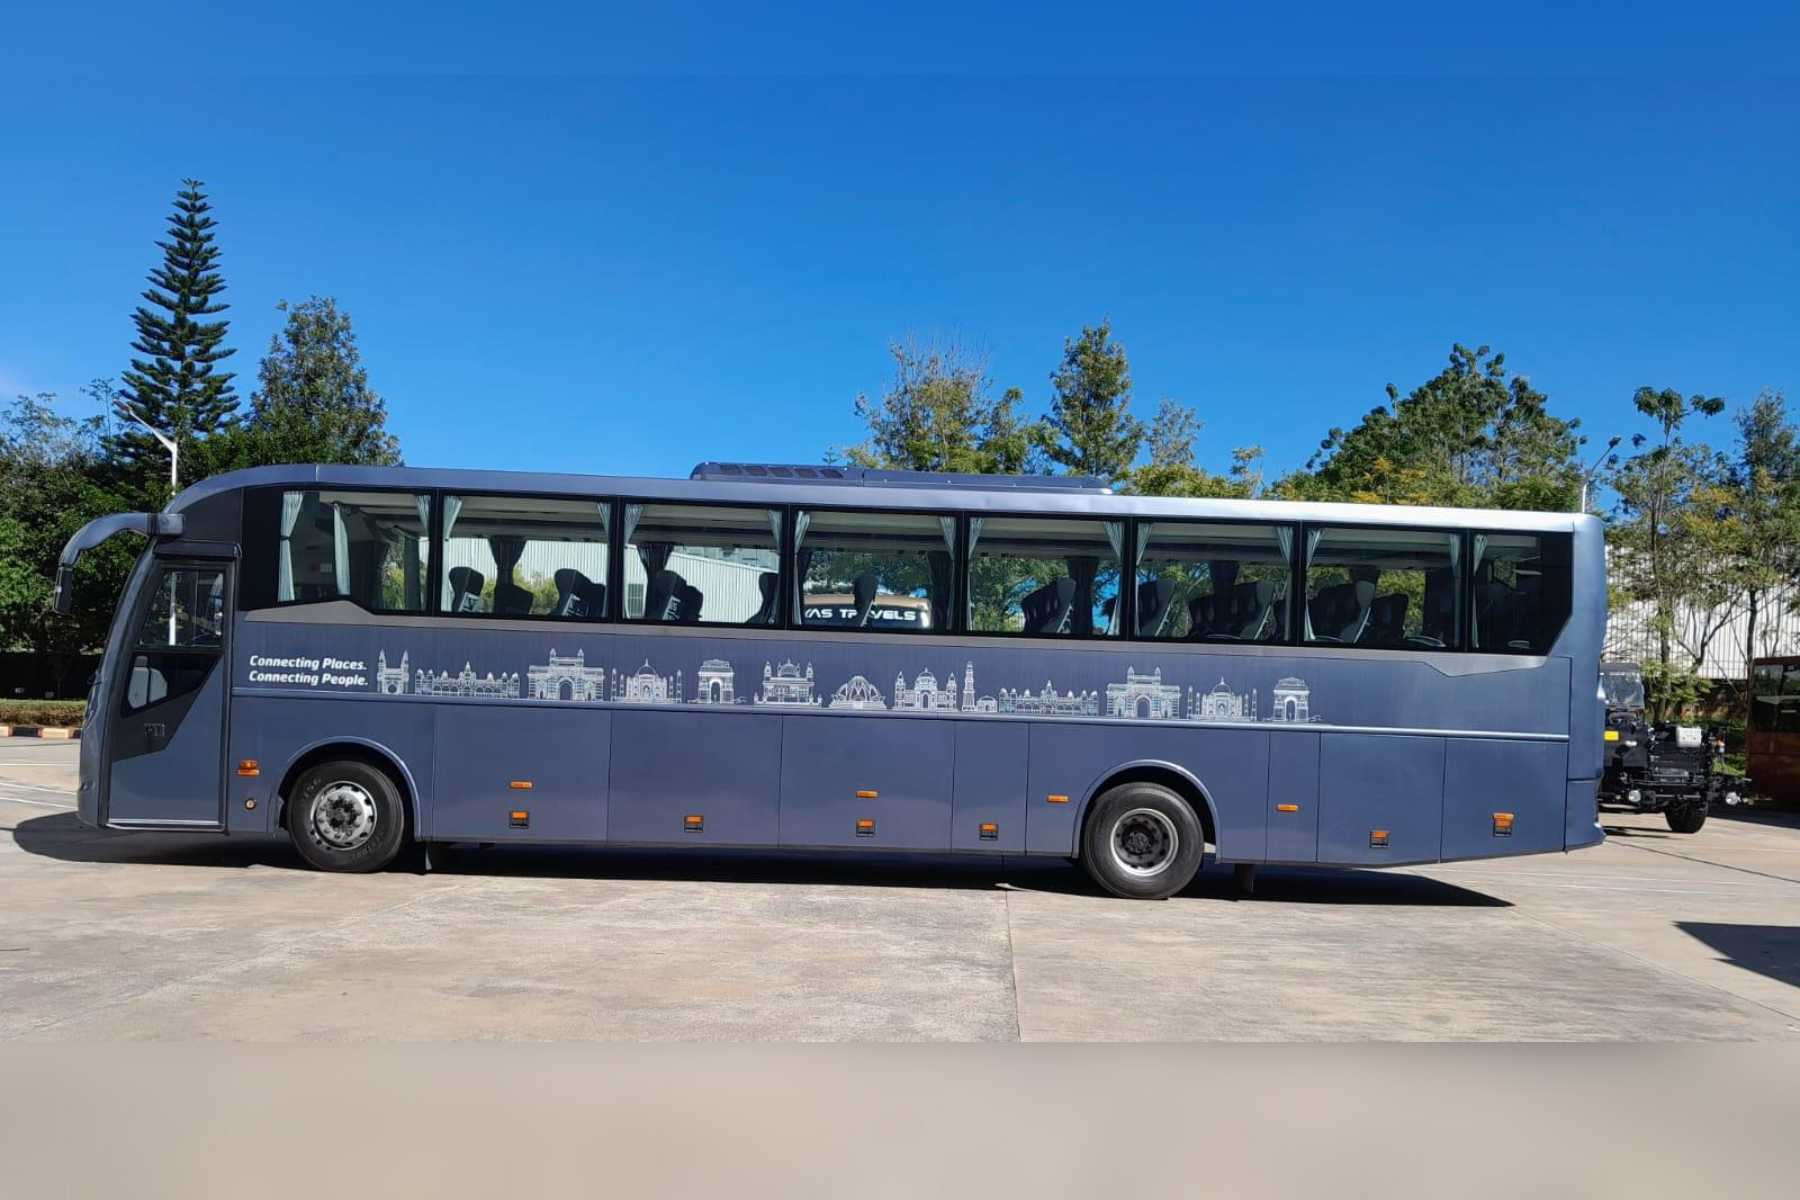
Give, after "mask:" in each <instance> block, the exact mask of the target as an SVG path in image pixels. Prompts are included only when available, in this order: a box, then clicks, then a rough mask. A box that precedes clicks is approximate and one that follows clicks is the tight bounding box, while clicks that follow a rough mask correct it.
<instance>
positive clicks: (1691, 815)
mask: <svg viewBox="0 0 1800 1200" xmlns="http://www.w3.org/2000/svg"><path fill="white" fill-rule="evenodd" d="M1600 691H1601V694H1602V695H1603V696H1604V697H1605V700H1606V733H1605V737H1606V771H1605V773H1604V774H1603V775H1602V776H1601V778H1600V802H1601V803H1602V804H1614V805H1623V806H1625V807H1628V808H1633V809H1636V810H1637V811H1638V812H1659V813H1662V814H1663V816H1664V817H1666V818H1667V819H1668V822H1669V828H1670V829H1672V830H1674V831H1675V832H1676V833H1698V832H1699V831H1700V827H1701V826H1702V825H1705V824H1706V817H1707V814H1708V813H1709V812H1710V811H1711V810H1712V806H1713V805H1714V804H1717V803H1719V802H1720V801H1721V800H1723V799H1724V798H1725V786H1724V785H1725V777H1724V776H1723V775H1721V774H1719V772H1718V771H1717V770H1716V769H1715V767H1716V763H1715V760H1716V758H1717V757H1718V756H1719V755H1721V754H1723V753H1724V751H1725V741H1724V739H1723V738H1721V737H1719V736H1718V734H1717V733H1716V732H1715V731H1713V730H1708V729H1704V728H1702V727H1701V726H1699V725H1679V724H1675V723H1673V722H1668V721H1663V722H1654V723H1653V722H1652V721H1650V719H1649V717H1648V715H1647V713H1646V710H1645V707H1644V673H1643V669H1642V668H1641V667H1639V666H1638V664H1637V663H1628V662H1605V663H1601V664H1600ZM1732 802H1733V803H1735V802H1736V793H1735V792H1733V793H1732Z"/></svg>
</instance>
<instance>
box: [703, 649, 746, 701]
mask: <svg viewBox="0 0 1800 1200" xmlns="http://www.w3.org/2000/svg"><path fill="white" fill-rule="evenodd" d="M736 681H737V672H736V671H734V670H732V669H731V664H730V663H728V662H726V661H725V660H724V659H722V658H709V659H707V660H706V661H705V662H703V663H701V664H700V670H699V671H698V672H696V673H695V675H694V683H695V686H696V687H697V688H698V689H699V693H700V694H699V695H697V696H695V697H694V701H693V702H694V703H695V704H736V703H737V697H736V695H735V687H734V685H735V683H736Z"/></svg>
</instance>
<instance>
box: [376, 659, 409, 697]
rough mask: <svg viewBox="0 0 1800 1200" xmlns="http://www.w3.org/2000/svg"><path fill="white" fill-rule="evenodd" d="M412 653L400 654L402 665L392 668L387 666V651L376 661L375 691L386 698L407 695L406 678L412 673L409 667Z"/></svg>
mask: <svg viewBox="0 0 1800 1200" xmlns="http://www.w3.org/2000/svg"><path fill="white" fill-rule="evenodd" d="M411 657H412V655H411V652H410V651H407V650H402V651H401V652H400V665H399V666H397V667H390V666H388V664H387V651H386V650H383V651H382V652H381V653H380V655H379V656H377V658H376V660H375V690H376V691H378V692H380V693H381V694H382V695H384V696H404V695H405V694H406V690H407V686H406V677H407V674H408V673H409V672H410V671H411V669H412V668H411V667H410V666H409V665H408V664H409V662H410V660H411Z"/></svg>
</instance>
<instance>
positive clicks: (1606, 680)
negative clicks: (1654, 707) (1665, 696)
mask: <svg viewBox="0 0 1800 1200" xmlns="http://www.w3.org/2000/svg"><path fill="white" fill-rule="evenodd" d="M1600 690H1601V691H1603V692H1604V693H1605V694H1606V707H1608V708H1628V709H1641V708H1643V707H1644V675H1643V672H1641V671H1639V670H1638V669H1637V668H1636V667H1602V668H1600Z"/></svg>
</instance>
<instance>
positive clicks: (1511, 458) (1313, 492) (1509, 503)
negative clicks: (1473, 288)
mask: <svg viewBox="0 0 1800 1200" xmlns="http://www.w3.org/2000/svg"><path fill="white" fill-rule="evenodd" d="M1387 394H1388V401H1389V403H1388V404H1386V405H1380V406H1377V407H1376V408H1373V409H1371V410H1370V411H1369V412H1368V414H1367V415H1366V416H1364V417H1363V419H1362V421H1361V422H1360V423H1358V424H1357V425H1356V426H1355V427H1354V428H1352V429H1349V430H1344V429H1338V428H1334V429H1332V430H1331V432H1330V433H1329V434H1328V435H1327V436H1326V438H1325V439H1324V440H1323V441H1322V442H1320V443H1319V450H1318V452H1317V453H1315V454H1314V455H1313V457H1312V459H1311V460H1310V461H1309V462H1308V463H1307V473H1296V474H1294V475H1290V476H1288V477H1287V478H1285V479H1283V480H1282V481H1281V483H1280V484H1279V485H1278V486H1277V491H1278V492H1279V493H1280V494H1282V495H1285V496H1288V497H1291V498H1294V499H1314V500H1349V501H1355V502H1360V503H1372V504H1442V505H1457V506H1469V507H1485V508H1510V509H1538V510H1544V511H1567V510H1568V509H1572V508H1574V507H1575V502H1576V497H1577V496H1578V494H1579V492H1580V466H1579V463H1578V462H1577V460H1576V453H1577V450H1578V447H1579V446H1580V445H1581V443H1582V440H1583V439H1582V438H1581V437H1580V435H1578V434H1577V432H1576V430H1577V429H1578V427H1579V425H1580V422H1579V421H1577V420H1567V421H1565V420H1562V419H1561V418H1558V417H1554V416H1552V415H1551V414H1550V412H1549V410H1548V407H1547V405H1548V400H1547V397H1545V395H1544V394H1543V393H1542V392H1539V391H1538V390H1537V389H1535V388H1533V387H1532V386H1531V383H1530V381H1529V380H1527V379H1526V378H1525V377H1524V376H1522V375H1509V373H1508V371H1507V369H1506V356H1505V355H1504V354H1499V353H1493V352H1491V351H1490V348H1489V347H1487V346H1481V347H1479V348H1476V349H1470V348H1469V347H1467V346H1464V345H1461V344H1457V345H1454V346H1452V347H1451V349H1450V358H1449V362H1448V364H1447V365H1446V367H1445V368H1444V370H1442V371H1440V372H1439V373H1438V374H1437V375H1435V376H1433V377H1432V378H1431V379H1428V380H1426V381H1425V382H1424V383H1422V384H1420V385H1419V386H1418V387H1416V388H1414V389H1413V390H1412V391H1411V392H1409V393H1408V394H1407V395H1405V396H1404V397H1402V396H1401V395H1400V390H1399V389H1398V388H1397V387H1395V386H1394V385H1393V384H1391V383H1390V384H1389V385H1388V387H1387Z"/></svg>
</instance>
